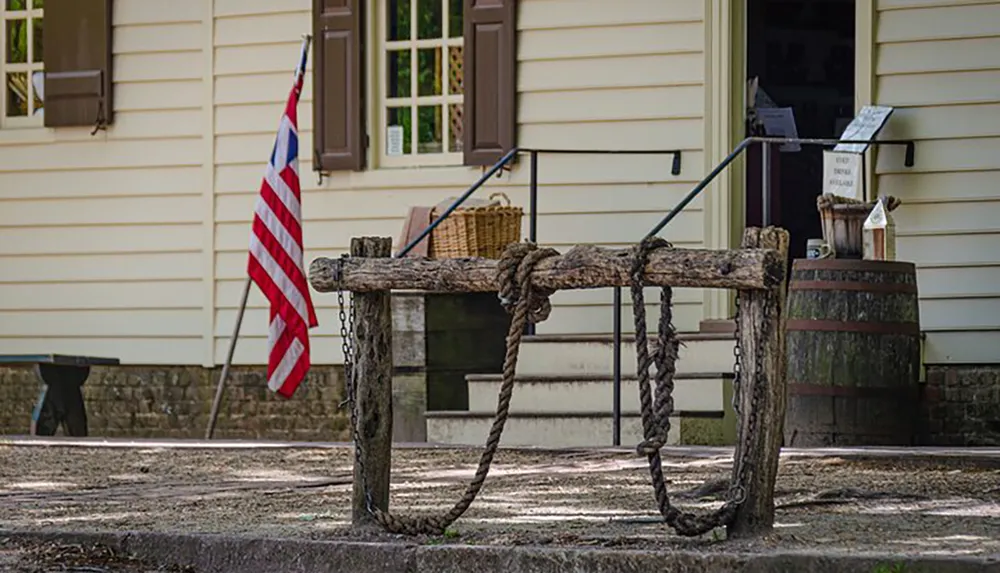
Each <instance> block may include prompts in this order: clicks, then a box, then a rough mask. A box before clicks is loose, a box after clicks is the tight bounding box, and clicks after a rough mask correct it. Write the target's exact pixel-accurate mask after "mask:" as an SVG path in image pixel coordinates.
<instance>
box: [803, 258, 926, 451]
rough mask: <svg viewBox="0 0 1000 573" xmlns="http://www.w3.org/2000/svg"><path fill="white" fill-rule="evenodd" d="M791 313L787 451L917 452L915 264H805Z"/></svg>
mask: <svg viewBox="0 0 1000 573" xmlns="http://www.w3.org/2000/svg"><path fill="white" fill-rule="evenodd" d="M786 308H787V314H786V318H787V322H786V351H787V358H788V369H787V381H788V406H787V413H786V417H785V431H784V435H785V445H786V446H789V447H824V446H863V445H872V446H875V445H878V446H888V445H912V443H913V433H914V425H913V420H914V418H915V417H916V414H917V411H916V409H917V389H918V387H917V384H918V382H919V376H920V315H919V308H918V306H917V276H916V268H915V267H914V265H913V264H912V263H906V262H897V261H871V260H853V259H817V260H808V259H797V260H795V261H794V263H793V265H792V273H791V277H790V281H789V284H788V299H787V306H786Z"/></svg>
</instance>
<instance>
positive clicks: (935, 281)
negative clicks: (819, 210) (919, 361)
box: [874, 0, 1000, 363]
mask: <svg viewBox="0 0 1000 573" xmlns="http://www.w3.org/2000/svg"><path fill="white" fill-rule="evenodd" d="M877 8H878V15H877V20H876V24H875V37H876V65H875V82H874V83H875V99H876V101H877V103H880V104H886V105H892V106H894V107H896V108H897V109H896V112H895V113H894V115H893V117H892V119H890V121H889V125H888V127H887V129H886V130H885V132H884V137H887V138H889V137H894V138H914V139H916V140H917V148H916V165H915V166H914V167H913V168H909V169H908V168H904V167H902V155H901V151H899V150H885V151H881V152H880V153H879V157H878V161H877V171H876V172H877V174H878V185H879V190H880V191H882V192H885V193H889V194H892V195H896V196H898V197H900V198H901V199H902V200H903V204H902V206H900V207H899V209H898V210H897V211H895V212H894V215H895V219H896V224H897V233H898V237H899V239H898V254H899V258H901V259H905V260H912V261H915V262H916V263H917V264H918V279H919V287H920V299H921V304H920V312H921V325H922V328H923V329H924V330H925V331H926V332H927V340H926V348H925V359H926V361H927V362H928V363H947V362H993V363H995V362H998V361H1000V222H998V221H1000V187H998V185H997V181H998V180H1000V2H997V1H992V2H987V1H977V2H954V1H933V0H880V1H879V2H878V3H877Z"/></svg>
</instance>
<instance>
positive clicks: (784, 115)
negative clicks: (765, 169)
mask: <svg viewBox="0 0 1000 573" xmlns="http://www.w3.org/2000/svg"><path fill="white" fill-rule="evenodd" d="M757 117H759V118H760V120H761V121H762V122H763V123H764V131H765V132H766V133H767V136H768V137H791V138H798V137H799V130H798V128H796V127H795V114H794V113H793V112H792V108H790V107H764V108H758V109H757ZM779 149H780V150H781V151H783V152H786V153H787V152H796V151H799V150H800V149H801V146H800V145H799V144H798V143H784V144H782V145H781V147H779Z"/></svg>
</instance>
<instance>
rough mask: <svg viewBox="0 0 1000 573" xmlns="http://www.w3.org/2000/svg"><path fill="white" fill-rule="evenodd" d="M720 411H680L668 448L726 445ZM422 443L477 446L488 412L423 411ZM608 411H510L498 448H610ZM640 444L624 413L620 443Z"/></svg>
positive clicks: (632, 418)
mask: <svg viewBox="0 0 1000 573" xmlns="http://www.w3.org/2000/svg"><path fill="white" fill-rule="evenodd" d="M721 414H722V413H721V412H714V413H710V412H699V413H685V414H684V415H680V416H671V417H670V433H669V436H668V440H667V443H668V444H669V445H704V446H723V445H732V444H734V443H735V441H736V434H735V427H733V428H732V429H730V428H729V426H730V425H731V424H730V423H729V422H728V420H726V419H725V418H724V417H721ZM426 419H427V440H428V441H429V442H431V443H438V444H451V445H465V446H482V445H483V444H485V443H486V438H487V436H488V435H489V431H490V427H491V426H492V425H493V420H494V414H493V413H485V412H427V414H426ZM612 431H613V419H612V416H611V414H610V413H595V412H521V413H515V412H511V413H510V414H509V416H508V418H507V422H506V424H504V431H503V434H502V435H501V437H500V444H501V445H502V446H535V447H546V448H576V447H607V446H611V445H613V444H614V439H613V434H612ZM641 441H642V418H641V417H640V415H639V413H638V412H624V413H623V414H622V418H621V443H622V445H623V446H627V447H631V446H634V445H636V444H638V443H639V442H641Z"/></svg>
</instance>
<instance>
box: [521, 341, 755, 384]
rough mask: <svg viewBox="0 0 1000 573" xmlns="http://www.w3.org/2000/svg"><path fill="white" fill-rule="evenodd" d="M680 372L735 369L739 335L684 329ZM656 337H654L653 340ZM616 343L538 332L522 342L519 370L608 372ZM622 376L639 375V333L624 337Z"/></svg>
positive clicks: (538, 373)
mask: <svg viewBox="0 0 1000 573" xmlns="http://www.w3.org/2000/svg"><path fill="white" fill-rule="evenodd" d="M678 338H679V339H680V341H681V348H680V351H679V359H678V360H677V372H678V373H679V374H680V373H691V374H693V373H699V372H732V370H733V363H734V356H733V348H734V346H735V339H734V338H733V335H732V334H726V333H712V334H704V333H683V334H679V335H678ZM654 340H655V337H651V338H650V341H651V343H652V341H654ZM613 356H614V343H613V340H612V338H611V337H610V336H606V335H535V336H526V337H524V339H523V340H522V342H521V349H520V353H519V355H518V363H517V373H518V374H519V375H523V376H545V375H570V374H574V375H576V374H588V375H608V376H610V375H611V374H612V372H613ZM621 356H622V362H621V368H622V370H621V371H622V376H635V372H636V365H635V361H636V359H635V337H634V336H633V335H627V336H623V337H622V347H621Z"/></svg>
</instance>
